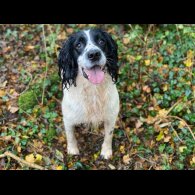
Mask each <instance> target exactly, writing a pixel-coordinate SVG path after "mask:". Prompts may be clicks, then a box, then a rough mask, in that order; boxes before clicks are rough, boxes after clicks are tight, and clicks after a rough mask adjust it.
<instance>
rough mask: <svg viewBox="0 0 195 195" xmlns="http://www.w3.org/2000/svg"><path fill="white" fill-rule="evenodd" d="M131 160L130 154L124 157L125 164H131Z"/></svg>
mask: <svg viewBox="0 0 195 195" xmlns="http://www.w3.org/2000/svg"><path fill="white" fill-rule="evenodd" d="M130 160H131V159H130V157H129V154H127V155H124V156H123V163H125V164H129V162H130Z"/></svg>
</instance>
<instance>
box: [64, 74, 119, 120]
mask: <svg viewBox="0 0 195 195" xmlns="http://www.w3.org/2000/svg"><path fill="white" fill-rule="evenodd" d="M109 79H110V78H106V79H105V82H104V83H103V84H102V85H97V86H95V85H93V84H91V83H89V81H88V80H86V79H84V78H78V80H77V83H79V84H78V85H77V87H71V88H70V89H69V90H68V91H67V90H65V91H64V98H63V102H62V111H63V115H64V117H65V118H66V120H72V121H75V124H78V123H93V124H97V123H100V122H102V121H104V120H105V118H107V117H108V115H109V114H112V111H111V109H113V110H116V112H117V110H118V92H117V90H116V87H115V85H114V84H113V83H111V81H110V80H109ZM108 81H109V82H108ZM114 106H115V107H114Z"/></svg>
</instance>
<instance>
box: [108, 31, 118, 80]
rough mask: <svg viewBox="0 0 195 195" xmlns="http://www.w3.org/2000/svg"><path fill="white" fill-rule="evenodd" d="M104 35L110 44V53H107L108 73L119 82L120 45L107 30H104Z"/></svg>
mask: <svg viewBox="0 0 195 195" xmlns="http://www.w3.org/2000/svg"><path fill="white" fill-rule="evenodd" d="M104 35H105V37H106V40H107V44H108V53H107V54H106V57H107V68H108V73H109V74H110V75H111V77H112V80H113V81H114V82H117V79H118V71H119V66H118V46H117V44H116V42H115V41H114V40H113V38H112V37H111V35H109V34H108V33H107V32H104Z"/></svg>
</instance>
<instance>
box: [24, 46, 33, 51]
mask: <svg viewBox="0 0 195 195" xmlns="http://www.w3.org/2000/svg"><path fill="white" fill-rule="evenodd" d="M34 48H35V46H34V45H27V46H25V48H24V51H30V50H33V49H34Z"/></svg>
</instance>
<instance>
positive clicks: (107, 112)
mask: <svg viewBox="0 0 195 195" xmlns="http://www.w3.org/2000/svg"><path fill="white" fill-rule="evenodd" d="M58 65H59V75H60V77H61V79H62V86H63V100H62V114H63V122H64V127H65V132H66V139H67V152H68V154H71V155H79V149H78V146H77V140H76V137H75V134H74V128H75V126H76V125H79V124H83V123H84V124H89V125H94V126H98V125H99V124H101V123H103V124H104V132H105V136H104V141H103V144H102V148H101V156H102V157H103V158H104V159H109V158H110V157H112V138H113V131H114V126H115V122H116V120H117V116H118V113H119V94H118V91H117V88H116V82H117V78H118V71H119V66H118V46H117V44H116V42H115V41H114V40H113V38H112V37H111V35H110V34H108V33H107V32H105V31H103V30H101V29H97V28H94V29H87V30H82V31H79V32H76V33H73V34H72V35H70V36H69V38H68V39H67V40H66V41H65V42H64V43H63V46H62V48H61V49H60V52H59V56H58Z"/></svg>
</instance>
